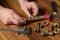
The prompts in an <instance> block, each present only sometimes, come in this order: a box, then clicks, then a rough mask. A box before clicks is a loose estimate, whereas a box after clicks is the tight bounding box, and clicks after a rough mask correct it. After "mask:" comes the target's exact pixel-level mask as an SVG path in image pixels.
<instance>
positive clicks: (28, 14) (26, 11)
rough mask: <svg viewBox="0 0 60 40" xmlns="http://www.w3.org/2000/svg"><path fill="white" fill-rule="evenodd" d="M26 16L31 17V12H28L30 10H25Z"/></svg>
mask: <svg viewBox="0 0 60 40" xmlns="http://www.w3.org/2000/svg"><path fill="white" fill-rule="evenodd" d="M24 12H25V14H26V15H27V16H28V17H30V12H29V11H28V8H26V9H24Z"/></svg>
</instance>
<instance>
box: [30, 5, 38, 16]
mask: <svg viewBox="0 0 60 40" xmlns="http://www.w3.org/2000/svg"><path fill="white" fill-rule="evenodd" d="M31 8H32V11H33V15H34V16H36V15H37V14H38V7H37V6H36V5H32V6H31Z"/></svg>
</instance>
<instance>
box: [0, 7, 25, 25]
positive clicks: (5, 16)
mask: <svg viewBox="0 0 60 40" xmlns="http://www.w3.org/2000/svg"><path fill="white" fill-rule="evenodd" d="M0 20H1V21H2V22H3V23H4V24H12V23H13V24H19V23H20V24H22V23H25V21H24V20H23V19H22V18H21V17H20V16H19V15H17V14H16V13H15V12H14V11H13V10H12V9H8V8H4V7H1V6H0Z"/></svg>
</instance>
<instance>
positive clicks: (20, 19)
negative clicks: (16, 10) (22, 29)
mask: <svg viewBox="0 0 60 40" xmlns="http://www.w3.org/2000/svg"><path fill="white" fill-rule="evenodd" d="M13 18H14V19H16V20H17V21H19V23H26V22H25V20H23V19H22V17H21V16H19V15H17V14H14V15H13Z"/></svg>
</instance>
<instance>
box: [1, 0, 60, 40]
mask: <svg viewBox="0 0 60 40" xmlns="http://www.w3.org/2000/svg"><path fill="white" fill-rule="evenodd" d="M35 1H36V3H37V5H38V7H39V8H44V9H46V10H47V11H49V13H52V8H51V4H50V2H52V1H48V0H35ZM5 2H6V3H5V4H4V6H5V7H8V8H11V9H13V10H14V11H15V12H16V13H18V14H19V15H22V16H24V17H27V16H26V15H25V14H24V12H23V11H22V10H21V8H20V5H19V3H18V2H17V0H5ZM55 2H56V3H57V6H58V9H57V10H58V13H59V14H60V7H59V6H60V4H59V3H60V1H59V0H55ZM3 3H4V2H3ZM43 22H44V21H43ZM57 22H60V19H59V20H58V21H57ZM36 25H37V22H34V23H30V24H29V26H30V27H31V28H32V29H33V28H34V27H35V26H36ZM0 28H6V29H20V26H18V25H5V24H3V23H2V22H1V21H0ZM0 40H60V34H57V35H55V36H46V37H43V36H42V35H41V34H40V33H34V32H33V33H32V34H31V35H29V36H28V37H27V36H25V35H23V34H20V35H18V34H17V33H14V32H5V31H0Z"/></svg>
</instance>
